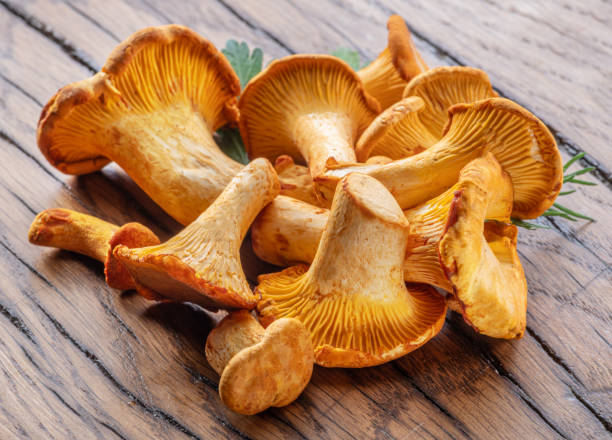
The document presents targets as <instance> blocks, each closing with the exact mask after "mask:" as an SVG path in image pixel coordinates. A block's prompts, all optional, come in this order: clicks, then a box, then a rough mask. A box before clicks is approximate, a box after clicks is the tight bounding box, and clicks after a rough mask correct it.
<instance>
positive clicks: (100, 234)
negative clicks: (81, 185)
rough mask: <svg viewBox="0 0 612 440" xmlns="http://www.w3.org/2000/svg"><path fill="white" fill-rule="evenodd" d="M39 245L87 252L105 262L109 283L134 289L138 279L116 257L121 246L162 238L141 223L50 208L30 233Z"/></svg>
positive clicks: (153, 243)
mask: <svg viewBox="0 0 612 440" xmlns="http://www.w3.org/2000/svg"><path fill="white" fill-rule="evenodd" d="M28 240H29V241H30V243H32V244H35V245H37V246H49V247H55V248H59V249H65V250H67V251H72V252H77V253H79V254H83V255H87V256H88V257H91V258H93V259H95V260H98V261H100V262H102V263H104V275H105V277H106V283H107V284H108V285H109V286H110V287H112V288H114V289H121V290H128V289H133V288H134V287H135V285H134V280H133V279H132V277H131V276H130V274H129V272H128V271H127V270H126V269H125V268H124V267H123V265H122V264H121V263H119V262H118V261H117V260H116V258H115V257H114V256H113V249H114V248H115V247H116V246H118V245H120V244H121V245H125V246H126V247H128V248H132V247H141V246H149V245H155V244H158V243H159V238H157V235H155V234H154V233H153V232H152V231H151V230H150V229H149V228H147V227H146V226H143V225H141V224H140V223H126V224H125V225H123V226H121V227H119V226H116V225H113V224H112V223H108V222H105V221H104V220H101V219H99V218H96V217H93V216H91V215H87V214H82V213H80V212H76V211H71V210H69V209H61V208H56V209H46V210H44V211H42V212H41V213H39V214H38V215H37V216H36V218H35V219H34V221H33V222H32V225H31V226H30V230H29V232H28Z"/></svg>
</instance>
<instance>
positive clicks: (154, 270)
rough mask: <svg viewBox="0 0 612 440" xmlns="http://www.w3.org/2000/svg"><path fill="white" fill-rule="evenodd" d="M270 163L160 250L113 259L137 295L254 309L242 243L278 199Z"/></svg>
mask: <svg viewBox="0 0 612 440" xmlns="http://www.w3.org/2000/svg"><path fill="white" fill-rule="evenodd" d="M279 190H280V184H279V182H278V177H277V176H276V173H275V172H274V169H273V168H272V165H271V164H270V162H268V161H267V160H266V159H255V160H253V161H252V162H250V163H249V164H248V165H247V166H246V167H244V168H243V169H242V171H240V172H239V173H238V174H236V176H235V177H234V178H233V179H232V180H231V182H230V183H229V184H228V185H227V186H226V187H225V189H224V190H223V192H222V193H221V195H219V197H217V199H216V200H215V201H214V202H213V204H212V205H211V206H210V207H209V208H208V209H207V210H206V211H204V212H203V213H202V214H200V216H199V217H198V218H197V219H196V220H195V221H193V222H192V223H191V224H189V226H187V227H186V228H185V229H183V230H182V231H181V232H179V233H178V234H177V235H175V236H174V237H172V238H171V239H170V240H168V241H166V242H165V243H162V244H160V245H158V246H148V247H140V248H132V249H129V248H128V247H126V246H117V247H116V248H115V249H114V252H113V254H114V255H115V256H116V257H117V258H118V259H119V260H120V261H121V262H122V263H123V264H124V265H125V266H126V268H127V269H128V270H129V272H130V273H131V275H132V277H133V278H134V279H135V280H136V287H137V290H138V292H139V293H140V294H141V295H143V296H147V297H152V296H154V295H155V294H158V295H161V296H163V297H165V298H169V299H173V300H175V301H187V302H193V303H196V304H199V305H201V306H203V307H207V308H212V309H217V308H219V307H222V308H228V309H233V308H242V309H248V308H253V307H254V306H255V302H256V298H255V296H254V295H253V292H252V291H251V288H250V287H249V284H248V282H247V280H246V277H245V275H244V272H243V270H242V265H241V263H240V244H241V242H242V240H243V238H244V236H245V235H246V233H247V231H248V229H249V226H250V225H251V223H252V222H253V220H254V219H255V216H256V215H257V214H258V213H259V211H260V210H261V209H262V208H263V207H264V206H265V205H266V204H268V203H269V202H271V201H272V200H273V199H274V197H276V196H277V195H278V192H279Z"/></svg>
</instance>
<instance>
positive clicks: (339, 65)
mask: <svg viewBox="0 0 612 440" xmlns="http://www.w3.org/2000/svg"><path fill="white" fill-rule="evenodd" d="M238 106H239V108H240V121H239V127H240V134H241V135H242V139H243V141H244V145H245V148H246V150H247V153H248V154H249V157H251V158H253V157H266V158H268V159H269V160H271V161H274V160H275V159H276V158H277V157H278V156H280V155H282V154H288V155H289V156H291V157H292V158H293V159H294V160H295V161H296V162H297V163H304V158H303V157H302V155H301V153H300V152H299V150H298V147H297V145H296V144H295V142H294V136H295V133H294V132H293V126H294V124H293V123H294V121H295V120H296V119H297V118H299V117H300V116H304V115H312V114H340V115H343V116H348V117H349V118H350V120H351V121H352V122H353V124H352V125H353V127H352V130H354V131H355V133H354V138H355V139H356V138H357V137H358V136H359V135H360V134H361V132H362V131H363V130H365V128H366V127H367V125H368V124H369V123H370V121H371V120H372V119H373V118H374V117H375V116H376V114H377V113H378V112H379V111H380V106H379V104H378V102H377V101H376V100H375V99H374V98H372V97H371V96H369V95H368V94H367V93H366V92H365V89H364V87H363V84H362V83H361V80H360V79H359V77H358V76H357V74H356V73H355V72H354V71H353V70H352V69H351V68H350V67H349V66H348V64H346V63H345V62H344V61H342V60H340V59H339V58H337V57H334V56H331V55H291V56H288V57H285V58H281V59H279V60H275V61H272V62H271V63H270V64H269V65H268V67H266V68H265V69H264V70H263V71H262V72H260V73H259V74H258V75H257V76H255V77H254V78H253V79H251V81H250V82H249V84H248V85H247V86H246V87H245V89H244V92H243V93H242V96H241V97H240V101H239V103H238Z"/></svg>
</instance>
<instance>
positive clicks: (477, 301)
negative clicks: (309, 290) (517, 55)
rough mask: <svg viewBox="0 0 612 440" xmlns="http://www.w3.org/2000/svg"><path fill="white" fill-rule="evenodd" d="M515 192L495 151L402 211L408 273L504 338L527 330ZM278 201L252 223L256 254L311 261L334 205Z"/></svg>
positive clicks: (272, 258) (271, 258)
mask: <svg viewBox="0 0 612 440" xmlns="http://www.w3.org/2000/svg"><path fill="white" fill-rule="evenodd" d="M512 193H513V189H512V183H511V181H510V178H509V177H508V175H507V174H506V173H505V172H504V171H502V169H501V167H500V166H499V164H498V163H497V161H496V160H495V158H494V157H493V155H491V154H490V153H489V154H486V155H485V156H483V157H482V158H478V159H475V160H473V161H472V162H470V163H469V164H468V165H466V166H465V167H464V168H463V169H462V170H461V173H460V176H459V181H458V182H457V183H456V184H455V185H453V186H452V187H451V188H450V189H449V190H447V191H445V192H444V193H442V194H441V195H439V196H437V197H435V198H433V199H432V200H429V201H427V202H425V203H423V204H421V205H419V206H417V207H415V208H412V209H409V210H406V211H404V215H405V217H406V219H407V220H408V224H409V227H408V228H409V231H410V236H409V241H408V247H407V250H406V254H405V259H404V264H403V268H404V279H405V280H406V281H409V282H419V283H428V284H431V285H434V286H437V287H440V288H442V289H445V290H447V291H449V292H451V293H452V294H453V298H454V299H455V300H456V302H458V304H459V305H460V307H459V311H460V312H462V313H463V315H464V318H465V320H466V321H467V322H468V323H470V325H472V326H473V327H474V328H475V329H476V330H477V331H479V332H480V333H483V334H486V335H488V336H493V337H499V338H514V337H520V336H521V335H522V333H523V331H524V329H525V313H526V298H527V285H526V281H525V277H524V274H523V269H522V265H521V262H520V260H519V258H518V254H517V251H516V228H515V227H514V226H511V225H507V223H508V222H509V221H510V213H511V212H512V205H513V203H512ZM273 204H274V206H273V205H272V204H271V205H270V206H269V207H268V208H267V209H266V210H264V211H263V212H262V213H261V214H260V216H259V217H258V218H257V219H256V221H255V222H254V224H253V228H252V238H253V248H254V250H255V253H256V254H257V255H258V256H259V257H260V258H262V259H264V260H266V261H269V262H271V263H274V264H278V265H281V264H282V265H287V264H295V263H296V262H306V263H310V262H311V261H312V260H313V259H314V257H315V252H316V244H317V243H318V242H319V240H320V239H321V237H322V235H323V231H324V226H323V225H324V224H325V222H326V221H327V220H328V218H329V211H327V210H324V209H321V208H316V207H313V206H311V205H308V204H306V203H304V202H300V201H297V200H292V199H289V198H285V197H278V198H277V199H275V200H274V202H273ZM483 231H484V232H483ZM468 244H469V245H468ZM492 317H494V318H492Z"/></svg>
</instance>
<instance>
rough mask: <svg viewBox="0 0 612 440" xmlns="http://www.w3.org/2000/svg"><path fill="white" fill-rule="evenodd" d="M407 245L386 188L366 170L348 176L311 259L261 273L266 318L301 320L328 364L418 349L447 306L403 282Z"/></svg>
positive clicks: (354, 363) (367, 362)
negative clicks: (367, 173) (276, 270)
mask: <svg viewBox="0 0 612 440" xmlns="http://www.w3.org/2000/svg"><path fill="white" fill-rule="evenodd" d="M407 245H408V223H407V221H406V219H405V217H404V215H403V213H402V211H401V209H400V208H399V206H398V204H397V202H396V201H395V199H393V197H392V196H391V194H390V193H389V191H388V190H386V189H385V187H384V186H383V185H382V184H380V183H379V182H378V181H376V180H375V179H373V178H371V177H368V176H365V175H362V174H358V173H353V174H350V175H348V176H346V177H344V178H343V179H342V181H341V182H340V185H338V189H337V192H336V195H335V197H334V201H333V204H332V208H331V213H330V216H329V220H328V222H327V225H326V228H325V230H324V232H323V237H322V238H321V242H320V243H319V247H318V249H317V254H316V256H315V259H314V261H313V263H312V265H311V266H310V267H308V266H305V265H300V266H293V267H290V268H288V269H285V270H283V271H282V272H279V273H274V274H268V275H261V276H260V277H259V285H258V286H257V288H256V290H255V291H256V293H257V294H259V295H261V300H260V301H259V302H258V304H257V310H258V312H259V315H260V317H261V320H262V323H263V324H264V326H266V325H267V324H269V323H271V322H272V321H275V320H277V319H280V318H283V317H289V318H296V319H298V320H300V321H301V322H302V323H303V324H304V325H305V326H306V327H307V328H308V330H309V331H310V333H311V336H312V341H313V345H314V352H315V362H316V363H317V364H319V365H323V366H326V367H366V366H371V365H378V364H381V363H384V362H388V361H390V360H393V359H396V358H398V357H400V356H403V355H404V354H406V353H408V352H410V351H412V350H414V349H416V348H418V347H419V346H421V345H423V344H424V343H425V342H427V341H428V340H429V339H431V338H432V337H434V336H435V335H436V334H437V333H438V332H439V331H440V329H441V328H442V325H443V323H444V318H445V315H446V305H445V302H444V298H443V297H442V296H441V295H439V294H438V293H437V292H435V290H433V288H430V287H428V286H425V285H412V286H410V287H409V288H407V287H406V284H405V283H404V276H403V268H402V266H403V261H404V255H405V252H406V247H407Z"/></svg>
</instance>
